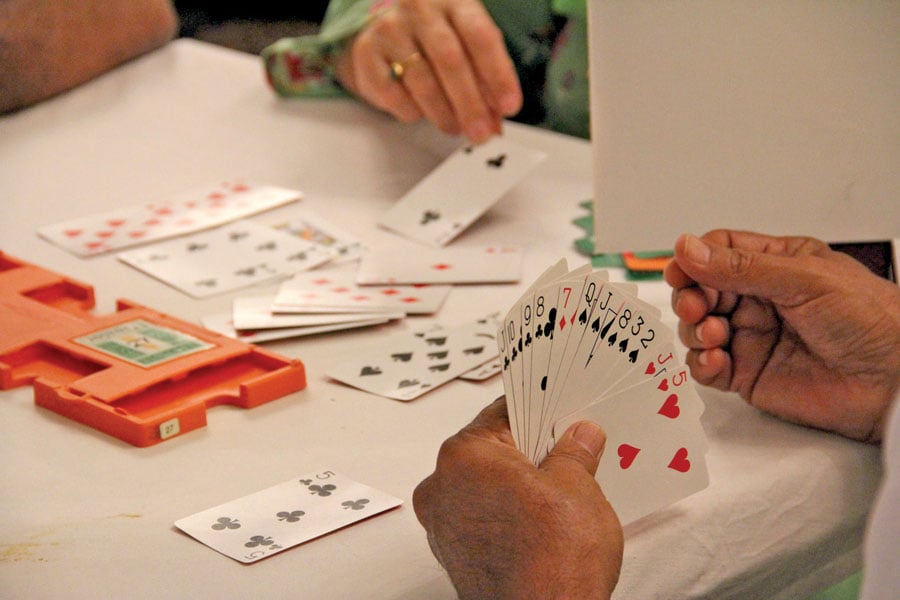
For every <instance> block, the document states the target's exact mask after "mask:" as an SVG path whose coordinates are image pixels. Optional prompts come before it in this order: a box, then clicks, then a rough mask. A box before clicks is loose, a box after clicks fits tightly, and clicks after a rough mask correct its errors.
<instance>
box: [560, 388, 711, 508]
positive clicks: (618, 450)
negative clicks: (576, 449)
mask: <svg viewBox="0 0 900 600" xmlns="http://www.w3.org/2000/svg"><path fill="white" fill-rule="evenodd" d="M649 385H650V386H652V382H650V384H649ZM647 387H648V386H647V385H645V386H644V387H643V388H642V387H636V388H631V389H630V390H628V391H626V392H622V393H619V394H617V395H614V396H611V397H608V398H606V399H604V400H602V401H600V402H596V403H594V404H591V405H589V406H587V407H585V408H583V409H581V410H579V411H577V412H575V413H572V414H570V415H567V416H566V417H563V418H562V419H560V420H559V422H558V423H557V424H556V426H555V427H554V435H556V436H559V435H562V434H563V433H564V432H565V431H566V429H567V428H568V427H569V425H571V424H572V423H575V422H576V421H580V420H590V421H593V422H595V423H598V424H600V425H601V426H602V427H603V429H604V431H605V432H606V447H605V450H604V453H603V456H602V457H601V460H600V466H599V468H598V469H597V475H596V479H597V481H598V482H599V483H600V484H601V485H602V486H603V493H604V494H605V495H606V498H607V499H608V500H609V502H610V504H612V506H613V508H614V509H615V511H616V515H617V516H618V517H619V520H620V521H621V522H622V524H623V525H624V524H626V523H630V522H631V521H634V520H635V519H638V518H640V517H642V516H644V515H646V514H649V513H651V512H653V511H654V510H657V509H659V508H662V507H663V506H666V505H668V504H671V503H673V502H676V501H678V500H681V499H682V498H685V497H687V496H690V495H691V494H693V493H695V492H698V491H700V490H702V489H704V488H706V487H707V485H709V476H708V474H707V469H706V457H705V452H706V444H705V437H704V435H703V430H702V428H701V427H700V423H699V411H697V410H694V411H690V410H687V409H686V408H685V407H686V406H692V405H690V404H689V403H685V404H683V405H681V406H679V404H678V403H677V396H676V395H674V394H666V395H665V397H664V399H663V400H662V402H660V399H659V398H658V395H657V394H652V393H647V392H648V390H647V389H646V388H647ZM694 408H696V407H694Z"/></svg>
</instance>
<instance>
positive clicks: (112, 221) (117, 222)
mask: <svg viewBox="0 0 900 600" xmlns="http://www.w3.org/2000/svg"><path fill="white" fill-rule="evenodd" d="M106 224H107V225H109V226H110V227H121V226H122V225H124V224H125V219H110V220H109V221H107V222H106Z"/></svg>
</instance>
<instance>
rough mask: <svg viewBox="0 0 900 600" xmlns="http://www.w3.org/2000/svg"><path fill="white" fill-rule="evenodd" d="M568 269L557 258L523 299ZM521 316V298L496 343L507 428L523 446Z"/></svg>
mask: <svg viewBox="0 0 900 600" xmlns="http://www.w3.org/2000/svg"><path fill="white" fill-rule="evenodd" d="M567 271H568V265H567V263H566V261H565V259H561V260H559V261H558V262H557V263H556V264H554V265H553V266H551V267H549V268H548V269H546V270H545V271H544V272H543V273H542V274H541V275H540V277H538V279H537V280H536V281H535V282H534V283H532V284H531V286H529V288H528V289H527V290H526V291H525V294H523V298H525V297H528V296H529V295H530V294H531V293H532V292H533V291H534V289H535V288H536V287H537V286H539V285H541V284H543V283H545V282H547V281H550V280H553V279H556V278H558V277H561V276H563V275H565V274H566V273H567ZM521 316H522V309H521V299H520V300H519V301H518V302H516V304H514V305H513V307H512V308H511V309H510V310H509V312H508V313H506V315H505V317H504V319H503V321H502V323H501V325H502V326H501V327H500V328H499V329H498V331H497V342H498V345H499V350H500V356H501V357H502V359H503V363H502V375H503V387H504V389H505V390H506V394H507V405H506V407H507V413H508V416H509V423H510V429H511V431H512V433H513V436H514V437H515V438H516V440H517V444H518V445H519V447H520V448H523V447H525V445H526V442H525V438H524V436H525V430H526V417H525V406H524V405H523V401H522V399H521V397H520V396H521V390H522V387H523V384H524V380H523V378H522V374H521V367H520V364H519V363H520V361H519V358H520V355H521V353H522V352H523V351H524V349H525V345H524V342H523V340H522V328H521V326H520V324H519V319H521Z"/></svg>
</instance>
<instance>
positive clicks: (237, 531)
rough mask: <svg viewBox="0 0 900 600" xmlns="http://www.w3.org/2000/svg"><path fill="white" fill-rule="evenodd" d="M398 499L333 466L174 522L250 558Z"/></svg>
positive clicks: (198, 537) (234, 555)
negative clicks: (359, 481) (345, 474)
mask: <svg viewBox="0 0 900 600" xmlns="http://www.w3.org/2000/svg"><path fill="white" fill-rule="evenodd" d="M400 504H402V501H401V500H400V499H399V498H395V497H393V496H390V495H388V494H386V493H384V492H380V491H378V490H376V489H374V488H371V487H369V486H367V485H363V484H361V483H358V482H356V481H353V480H352V479H349V478H348V477H345V476H344V475H341V474H339V473H336V472H334V471H331V470H322V471H317V472H314V473H309V474H307V475H303V476H301V477H297V478H294V479H291V480H290V481H286V482H284V483H281V484H279V485H276V486H273V487H270V488H267V489H264V490H262V491H259V492H256V493H254V494H250V495H249V496H245V497H243V498H238V499H237V500H232V501H231V502H226V503H225V504H221V505H219V506H216V507H213V508H210V509H207V510H204V511H202V512H199V513H197V514H195V515H192V516H190V517H186V518H184V519H180V520H178V521H176V522H175V526H176V527H178V528H179V529H181V530H182V531H184V532H185V533H187V534H188V535H190V536H191V537H193V538H194V539H196V540H197V541H199V542H201V543H203V544H205V545H207V546H209V547H210V548H212V549H213V550H216V551H217V552H220V553H222V554H224V555H225V556H228V557H230V558H233V559H234V560H237V561H240V562H242V563H253V562H256V561H258V560H262V559H263V558H266V557H268V556H271V555H273V554H276V553H278V552H282V551H284V550H287V549H288V548H291V547H293V546H296V545H298V544H302V543H303V542H306V541H309V540H312V539H314V538H317V537H320V536H322V535H324V534H326V533H328V532H331V531H334V530H336V529H340V528H342V527H345V526H347V525H350V524H351V523H356V522H357V521H361V520H363V519H367V518H369V517H371V516H373V515H377V514H379V513H382V512H384V511H386V510H389V509H392V508H395V507H397V506H399V505H400Z"/></svg>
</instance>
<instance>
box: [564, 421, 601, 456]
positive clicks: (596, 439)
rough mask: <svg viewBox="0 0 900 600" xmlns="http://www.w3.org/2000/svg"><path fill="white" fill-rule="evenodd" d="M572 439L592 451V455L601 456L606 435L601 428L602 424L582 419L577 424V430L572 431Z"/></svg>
mask: <svg viewBox="0 0 900 600" xmlns="http://www.w3.org/2000/svg"><path fill="white" fill-rule="evenodd" d="M572 439H573V440H575V441H576V442H578V444H579V445H580V446H581V447H582V448H584V449H585V450H587V451H588V452H590V453H591V456H593V457H597V456H600V452H601V450H603V443H604V442H605V441H606V436H605V435H604V433H603V430H602V429H600V426H599V425H597V424H596V423H592V422H591V421H582V422H581V423H579V424H578V425H576V426H575V430H574V431H573V432H572Z"/></svg>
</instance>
